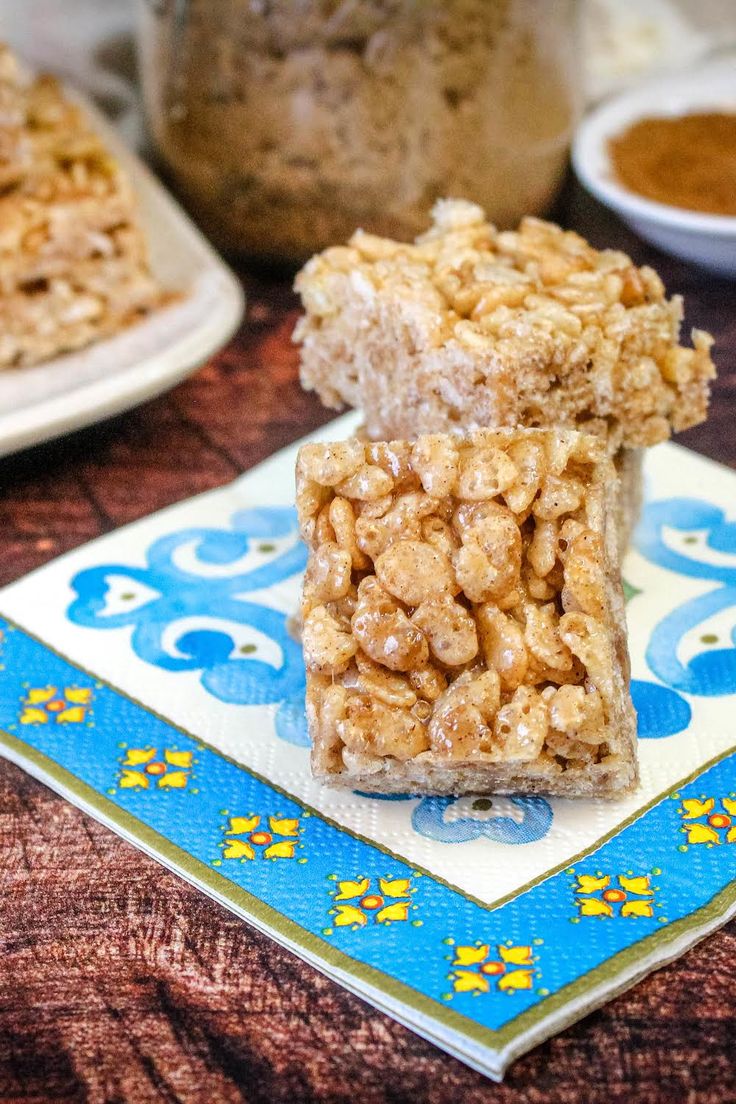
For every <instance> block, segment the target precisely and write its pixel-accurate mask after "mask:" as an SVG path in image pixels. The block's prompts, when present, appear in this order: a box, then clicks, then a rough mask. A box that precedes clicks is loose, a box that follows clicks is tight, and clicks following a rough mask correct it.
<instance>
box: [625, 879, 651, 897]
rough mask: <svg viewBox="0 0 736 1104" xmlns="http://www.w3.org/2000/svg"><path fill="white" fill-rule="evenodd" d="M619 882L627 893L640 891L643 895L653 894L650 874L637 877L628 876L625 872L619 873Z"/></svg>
mask: <svg viewBox="0 0 736 1104" xmlns="http://www.w3.org/2000/svg"><path fill="white" fill-rule="evenodd" d="M618 884H619V885H620V886H621V888H622V889H625V890H626V892H627V893H638V894H640V895H641V896H651V893H652V888H651V886H650V884H649V875H648V874H643V875H641V876H639V877H637V878H626V877H624V875H623V874H619V878H618Z"/></svg>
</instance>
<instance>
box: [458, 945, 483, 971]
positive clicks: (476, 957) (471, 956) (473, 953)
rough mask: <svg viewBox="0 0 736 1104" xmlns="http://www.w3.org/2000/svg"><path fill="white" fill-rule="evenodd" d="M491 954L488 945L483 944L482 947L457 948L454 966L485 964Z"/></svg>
mask: <svg viewBox="0 0 736 1104" xmlns="http://www.w3.org/2000/svg"><path fill="white" fill-rule="evenodd" d="M490 953H491V948H490V946H489V945H488V943H483V945H482V946H480V947H456V948H455V962H454V965H457V966H475V965H476V964H477V963H478V962H484V961H485V959H487V958H488V955H489V954H490Z"/></svg>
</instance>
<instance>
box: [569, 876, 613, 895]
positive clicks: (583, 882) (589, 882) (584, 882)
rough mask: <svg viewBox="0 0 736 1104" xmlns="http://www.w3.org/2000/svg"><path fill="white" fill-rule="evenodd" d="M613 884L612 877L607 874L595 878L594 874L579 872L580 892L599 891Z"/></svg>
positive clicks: (578, 886)
mask: <svg viewBox="0 0 736 1104" xmlns="http://www.w3.org/2000/svg"><path fill="white" fill-rule="evenodd" d="M610 884H611V879H610V878H609V877H608V875H607V874H606V875H605V877H602V878H594V877H593V875H592V874H578V884H577V890H578V893H597V892H598V890H599V889H605V888H606V886H608V885H610Z"/></svg>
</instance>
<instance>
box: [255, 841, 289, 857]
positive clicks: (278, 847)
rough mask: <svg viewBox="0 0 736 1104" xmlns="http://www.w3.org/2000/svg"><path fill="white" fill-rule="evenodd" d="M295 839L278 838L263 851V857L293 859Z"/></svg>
mask: <svg viewBox="0 0 736 1104" xmlns="http://www.w3.org/2000/svg"><path fill="white" fill-rule="evenodd" d="M296 844H297V841H296V840H279V841H277V842H276V843H272V844H271V846H270V847H267V848H266V850H265V851H264V852H263V857H264V859H293V858H294V848H295V847H296Z"/></svg>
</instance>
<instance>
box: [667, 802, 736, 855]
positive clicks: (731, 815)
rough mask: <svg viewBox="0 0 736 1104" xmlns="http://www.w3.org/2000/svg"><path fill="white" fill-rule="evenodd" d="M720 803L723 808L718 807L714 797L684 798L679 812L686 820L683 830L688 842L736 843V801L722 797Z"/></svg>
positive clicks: (709, 843)
mask: <svg viewBox="0 0 736 1104" xmlns="http://www.w3.org/2000/svg"><path fill="white" fill-rule="evenodd" d="M720 805H721V808H720V809H716V799H715V798H713V797H705V798H701V799H700V800H698V799H696V798H690V797H686V798H683V799H682V804H681V805H680V807H679V809H678V812H679V814H680V816H681V817H682V819H683V821H685V822H686V823H684V824H683V825H682V827H681V830H682V831H683V832H684V833H685V835H686V836H687V843H688V844H706V845H707V846H709V847H712V846H713V845H714V844H716V845H717V844H720V843H736V801H735V800H734V799H733V798H731V797H722V798H720ZM721 810H723V811H721ZM698 818H700V819H698ZM703 818H704V820H705V823H703ZM688 821H691V822H692V823H687V822H688Z"/></svg>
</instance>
